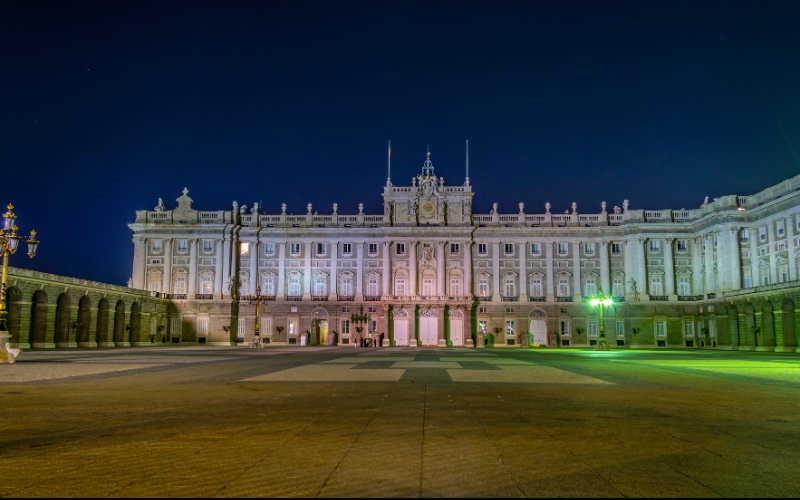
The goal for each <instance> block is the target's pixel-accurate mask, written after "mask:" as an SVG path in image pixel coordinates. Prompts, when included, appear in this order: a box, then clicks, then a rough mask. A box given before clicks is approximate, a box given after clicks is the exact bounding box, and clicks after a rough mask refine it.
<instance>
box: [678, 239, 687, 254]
mask: <svg viewBox="0 0 800 500" xmlns="http://www.w3.org/2000/svg"><path fill="white" fill-rule="evenodd" d="M687 248H688V246H687V244H686V240H678V253H686V250H687Z"/></svg>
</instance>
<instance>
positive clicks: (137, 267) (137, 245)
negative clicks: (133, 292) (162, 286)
mask: <svg viewBox="0 0 800 500" xmlns="http://www.w3.org/2000/svg"><path fill="white" fill-rule="evenodd" d="M133 247H134V250H133V275H132V276H131V279H132V280H133V288H135V289H137V290H145V289H146V287H147V284H146V280H145V272H146V270H147V263H146V262H147V239H146V238H143V237H141V236H136V237H134V238H133Z"/></svg>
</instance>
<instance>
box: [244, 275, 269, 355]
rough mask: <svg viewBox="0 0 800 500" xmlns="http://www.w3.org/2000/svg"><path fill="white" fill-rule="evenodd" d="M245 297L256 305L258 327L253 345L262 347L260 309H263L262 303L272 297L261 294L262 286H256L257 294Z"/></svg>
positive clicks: (251, 303)
mask: <svg viewBox="0 0 800 500" xmlns="http://www.w3.org/2000/svg"><path fill="white" fill-rule="evenodd" d="M242 298H243V299H245V300H246V301H247V302H248V303H249V304H250V305H253V304H255V305H256V329H255V332H256V333H255V335H253V347H262V344H261V332H260V331H259V330H260V328H261V322H260V321H259V320H258V318H259V310H260V309H261V303H262V302H266V301H268V300H272V297H270V296H267V295H261V287H260V286H257V287H256V294H255V295H247V296H245V297H242Z"/></svg>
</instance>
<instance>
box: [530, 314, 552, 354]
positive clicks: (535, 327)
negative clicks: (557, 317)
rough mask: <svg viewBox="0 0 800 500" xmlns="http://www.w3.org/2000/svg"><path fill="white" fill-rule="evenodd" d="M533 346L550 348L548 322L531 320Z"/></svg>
mask: <svg viewBox="0 0 800 500" xmlns="http://www.w3.org/2000/svg"><path fill="white" fill-rule="evenodd" d="M530 332H531V345H546V346H547V347H550V343H549V342H548V339H547V322H545V320H543V319H532V320H531V330H530Z"/></svg>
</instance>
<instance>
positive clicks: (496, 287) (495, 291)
mask: <svg viewBox="0 0 800 500" xmlns="http://www.w3.org/2000/svg"><path fill="white" fill-rule="evenodd" d="M502 301H503V298H502V296H501V295H500V243H492V302H502Z"/></svg>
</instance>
